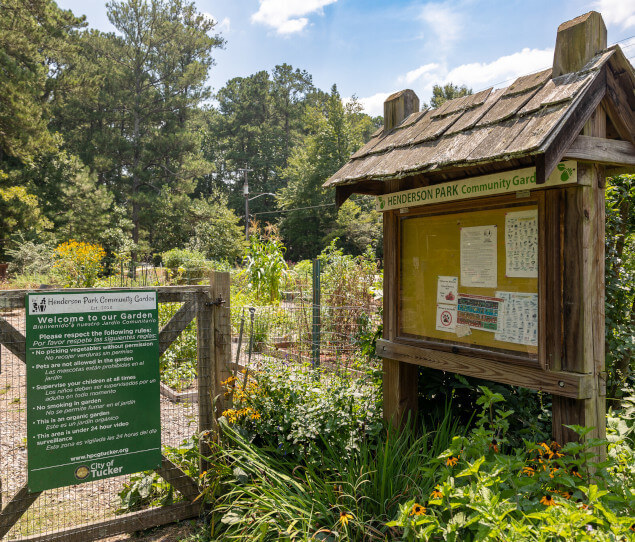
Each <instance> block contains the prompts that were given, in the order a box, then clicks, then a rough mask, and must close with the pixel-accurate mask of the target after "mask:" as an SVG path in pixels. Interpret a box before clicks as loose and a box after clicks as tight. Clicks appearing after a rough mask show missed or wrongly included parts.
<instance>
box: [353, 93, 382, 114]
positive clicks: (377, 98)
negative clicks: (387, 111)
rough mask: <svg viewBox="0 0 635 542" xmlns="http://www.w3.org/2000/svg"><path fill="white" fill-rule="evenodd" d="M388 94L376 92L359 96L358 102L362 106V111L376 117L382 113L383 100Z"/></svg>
mask: <svg viewBox="0 0 635 542" xmlns="http://www.w3.org/2000/svg"><path fill="white" fill-rule="evenodd" d="M388 96H390V93H389V92H378V93H377V94H373V95H372V96H368V97H367V98H359V99H358V102H359V103H361V104H362V106H363V107H364V112H365V113H367V114H368V115H371V116H373V117H376V116H378V115H383V114H384V102H385V101H386V98H388Z"/></svg>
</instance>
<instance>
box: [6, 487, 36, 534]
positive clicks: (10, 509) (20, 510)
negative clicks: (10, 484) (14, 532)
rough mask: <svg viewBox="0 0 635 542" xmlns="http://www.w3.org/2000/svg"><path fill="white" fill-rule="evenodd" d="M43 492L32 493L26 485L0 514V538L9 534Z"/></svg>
mask: <svg viewBox="0 0 635 542" xmlns="http://www.w3.org/2000/svg"><path fill="white" fill-rule="evenodd" d="M41 493H42V492H41V491H36V492H35V493H31V492H30V491H29V488H28V486H27V484H24V485H23V486H22V487H21V488H20V489H19V491H18V492H17V493H16V494H15V495H14V496H13V498H12V499H11V500H10V501H9V502H8V503H7V505H6V506H5V507H4V508H3V509H2V512H0V538H2V537H3V536H4V535H5V534H7V533H8V532H9V531H10V530H11V527H13V526H14V525H15V524H16V523H17V522H18V520H19V519H20V518H21V517H22V514H24V512H26V511H27V510H28V508H29V507H30V506H31V505H32V504H33V503H34V502H35V501H36V499H37V498H38V497H39V496H40V494H41Z"/></svg>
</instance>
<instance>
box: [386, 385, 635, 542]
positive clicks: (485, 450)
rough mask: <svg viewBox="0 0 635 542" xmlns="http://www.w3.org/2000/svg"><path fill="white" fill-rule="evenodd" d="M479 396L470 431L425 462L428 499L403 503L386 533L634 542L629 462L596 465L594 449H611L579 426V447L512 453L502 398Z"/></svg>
mask: <svg viewBox="0 0 635 542" xmlns="http://www.w3.org/2000/svg"><path fill="white" fill-rule="evenodd" d="M481 390H482V395H481V397H480V398H479V401H478V403H479V405H480V407H481V412H480V414H479V415H478V421H477V423H476V426H475V428H474V429H473V430H472V431H471V432H470V434H469V435H467V436H466V437H459V436H457V437H455V438H454V439H453V440H452V443H451V445H450V446H449V447H448V449H447V450H446V451H445V452H443V453H442V454H440V455H439V456H438V457H437V458H436V459H435V460H434V461H432V462H430V464H429V465H428V466H427V467H426V471H427V475H428V477H429V479H430V481H431V482H432V483H433V485H434V487H433V489H432V491H431V492H430V494H429V496H428V497H427V498H426V499H425V500H423V499H420V498H411V499H410V500H407V501H406V502H404V503H403V504H402V505H401V508H400V511H399V513H398V515H397V518H396V519H395V520H394V521H392V522H390V523H389V524H388V525H389V526H390V527H398V528H399V529H400V534H401V536H402V538H403V539H404V540H434V539H444V540H474V541H477V540H478V541H480V540H502V539H505V540H535V541H547V540H562V541H564V540H622V539H624V540H626V539H631V538H632V526H633V525H634V524H635V517H634V516H633V510H634V509H635V507H634V505H635V490H634V484H635V478H634V477H633V473H632V468H631V466H630V464H629V462H628V457H627V456H625V455H624V454H622V455H621V456H616V455H615V453H611V454H610V456H609V459H608V460H607V461H606V462H604V463H600V462H597V461H596V460H595V453H594V451H593V449H594V448H596V447H598V446H603V445H606V444H607V443H608V442H607V441H602V440H598V439H589V438H585V437H586V435H587V434H588V433H589V431H590V430H591V429H590V428H584V427H579V426H571V427H572V428H573V429H574V430H575V431H577V432H578V434H579V435H580V437H581V442H580V443H573V442H571V443H567V444H566V445H565V446H563V447H562V448H561V447H560V446H559V445H558V444H557V443H550V444H549V443H546V442H531V441H526V442H525V443H524V446H522V447H516V448H512V447H511V446H510V443H509V440H508V438H507V435H508V432H509V419H510V417H511V416H512V412H511V411H509V410H505V409H503V408H500V405H501V404H502V403H503V402H504V399H503V396H502V395H501V394H499V393H494V392H492V391H490V390H489V389H487V388H485V387H482V388H481ZM617 442H619V443H621V444H620V445H621V446H624V439H623V437H617V439H615V442H614V443H613V444H612V445H611V448H612V450H613V451H614V450H615V444H616V443H617ZM631 454H632V450H631ZM626 455H628V454H626ZM630 460H632V455H631V456H630Z"/></svg>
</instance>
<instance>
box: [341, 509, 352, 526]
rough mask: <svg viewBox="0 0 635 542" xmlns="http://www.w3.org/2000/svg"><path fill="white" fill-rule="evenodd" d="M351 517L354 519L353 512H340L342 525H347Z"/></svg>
mask: <svg viewBox="0 0 635 542" xmlns="http://www.w3.org/2000/svg"><path fill="white" fill-rule="evenodd" d="M349 519H353V516H352V514H348V513H347V512H340V519H339V523H340V525H342V526H344V527H347V526H348V520H349Z"/></svg>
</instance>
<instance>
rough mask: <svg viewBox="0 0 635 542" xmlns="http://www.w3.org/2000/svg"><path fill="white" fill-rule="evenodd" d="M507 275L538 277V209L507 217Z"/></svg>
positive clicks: (508, 214) (511, 214)
mask: <svg viewBox="0 0 635 542" xmlns="http://www.w3.org/2000/svg"><path fill="white" fill-rule="evenodd" d="M505 255H506V256H505V259H506V264H505V273H506V275H507V276H508V277H533V278H536V277H538V209H532V210H530V211H519V212H516V213H507V214H506V215H505Z"/></svg>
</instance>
